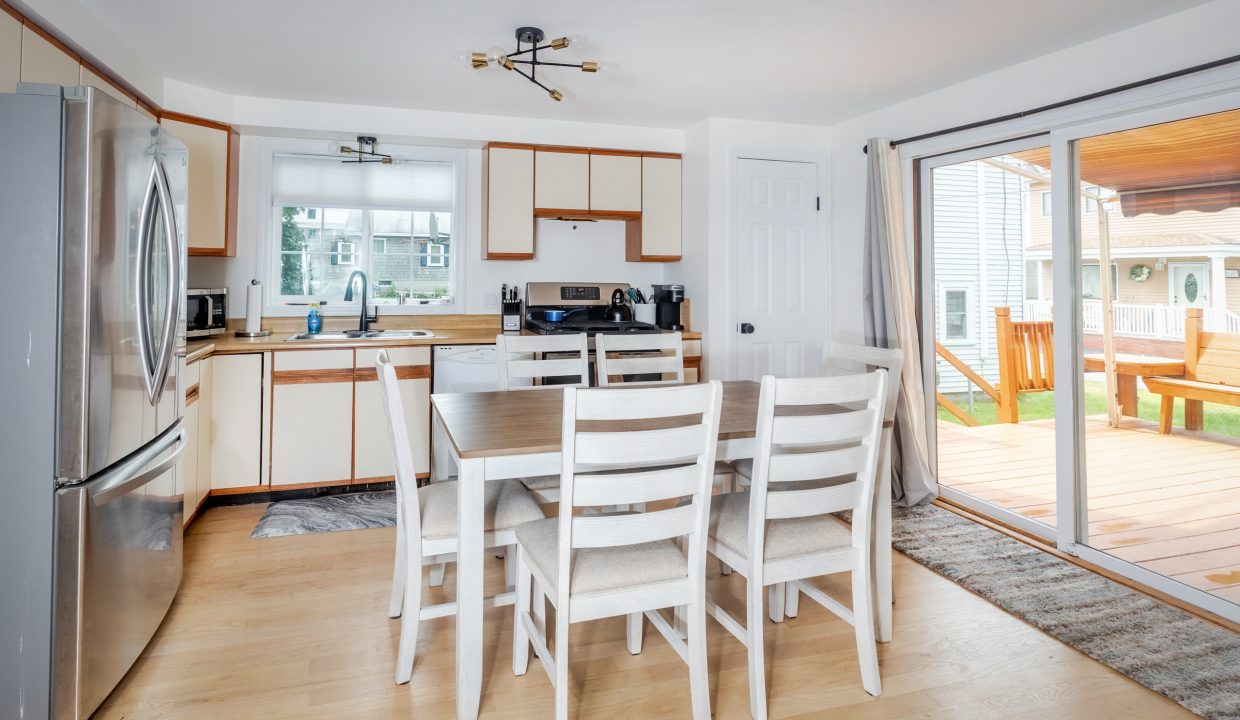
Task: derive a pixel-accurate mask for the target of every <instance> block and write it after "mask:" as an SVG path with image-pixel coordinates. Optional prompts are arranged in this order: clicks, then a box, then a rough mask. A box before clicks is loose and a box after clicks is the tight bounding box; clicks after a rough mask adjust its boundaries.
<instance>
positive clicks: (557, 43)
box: [551, 37, 568, 50]
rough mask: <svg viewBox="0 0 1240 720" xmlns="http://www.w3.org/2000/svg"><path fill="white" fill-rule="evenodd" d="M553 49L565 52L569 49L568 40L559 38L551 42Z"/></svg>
mask: <svg viewBox="0 0 1240 720" xmlns="http://www.w3.org/2000/svg"><path fill="white" fill-rule="evenodd" d="M551 47H552V48H553V49H555V50H563V49H564V48H566V47H568V38H566V37H558V38H556V39H554V40H552V41H551Z"/></svg>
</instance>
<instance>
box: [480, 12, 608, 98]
mask: <svg viewBox="0 0 1240 720" xmlns="http://www.w3.org/2000/svg"><path fill="white" fill-rule="evenodd" d="M516 35H517V49H516V50H515V51H513V52H505V51H504V50H503V49H502V48H498V47H495V48H491V49H490V50H488V51H487V52H484V53H480V52H476V53H471V54H470V56H469V61H470V63H471V64H472V65H473V66H474V69H475V70H481V69H482V68H484V67H487V66H488V65H490V64H491V63H495V67H498V68H504V69H505V70H510V71H512V72H515V73H517V74H518V75H520V76H521V77H523V78H525V79H526V80H529V81H530V82H532V83H534V84H535V85H537V86H538V87H540V88H542V89H543V90H546V91H547V94H548V95H550V96H551V99H552V100H555V101H556V102H559V101H561V100H563V99H564V95H563V94H562V93H561V92H560V91H559V90H556V89H554V88H549V87H547V86H546V85H543V84H542V82H540V81H539V80H538V68H539V67H541V66H544V65H546V66H549V67H567V68H576V69H578V70H580V71H582V72H588V73H596V72H599V71H600V70H602V69H603V66H602V65H600V64H599V63H596V62H588V61H587V62H580V63H562V62H548V61H546V60H539V59H538V53H539V52H540V51H544V50H563V49H564V48H566V47H568V46H569V45H571V44H573V42H575V38H573V37H571V36H568V37H558V38H556V39H554V40H552V41H551V42H549V43H547V44H545V45H539V43H541V42H542V41H543V38H545V37H546V36H545V35H544V34H543V31H542V30H541V29H539V28H536V27H520V28H517V33H516ZM523 46H524V47H523ZM522 65H526V66H528V67H529V72H526V71H525V70H523V69H522V68H521V67H520V66H522Z"/></svg>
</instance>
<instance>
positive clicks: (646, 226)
mask: <svg viewBox="0 0 1240 720" xmlns="http://www.w3.org/2000/svg"><path fill="white" fill-rule="evenodd" d="M626 230H627V232H626V233H625V235H626V242H625V252H624V256H625V257H624V259H625V260H627V261H629V262H676V261H677V260H680V256H681V255H680V254H681V188H680V158H679V157H674V156H657V155H648V156H645V157H643V158H642V216H641V219H639V220H630V221H629V223H628V227H627V228H626Z"/></svg>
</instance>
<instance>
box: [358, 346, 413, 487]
mask: <svg viewBox="0 0 1240 720" xmlns="http://www.w3.org/2000/svg"><path fill="white" fill-rule="evenodd" d="M386 349H387V352H388V357H389V358H390V360H391V361H392V364H393V365H394V366H395V370H396V380H397V385H398V386H399V387H400V400H401V403H402V404H403V405H404V409H405V423H406V427H407V430H408V432H409V447H410V448H411V449H412V450H413V464H414V472H416V473H418V474H419V475H422V474H426V475H427V476H429V474H430V467H431V464H430V419H431V418H430V408H431V351H430V348H425V347H396V348H386ZM378 354H379V348H359V349H358V350H357V365H356V367H357V373H356V383H357V384H356V387H355V390H354V393H355V400H354V403H355V405H354V423H355V427H356V432H355V434H354V440H353V477H354V480H355V481H357V482H367V481H379V480H389V479H391V478H392V475H393V473H394V472H395V470H394V469H393V463H392V442H391V440H390V439H389V431H388V424H387V415H386V414H385V413H384V411H383V398H382V396H381V392H382V388H380V386H379V383H378V378H377V376H376V375H375V356H376V355H378Z"/></svg>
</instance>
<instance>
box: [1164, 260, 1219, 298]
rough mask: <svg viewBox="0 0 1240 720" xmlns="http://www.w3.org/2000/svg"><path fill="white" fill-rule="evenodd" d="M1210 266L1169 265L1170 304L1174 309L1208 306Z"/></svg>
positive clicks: (1190, 264) (1202, 264) (1196, 264)
mask: <svg viewBox="0 0 1240 720" xmlns="http://www.w3.org/2000/svg"><path fill="white" fill-rule="evenodd" d="M1209 273H1210V266H1209V265H1207V264H1205V263H1171V304H1172V305H1174V306H1175V307H1209V306H1210V281H1209Z"/></svg>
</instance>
